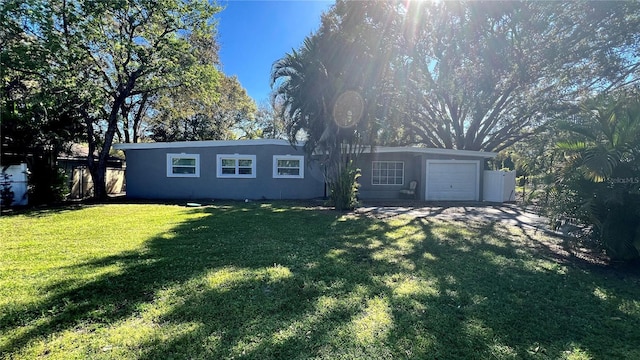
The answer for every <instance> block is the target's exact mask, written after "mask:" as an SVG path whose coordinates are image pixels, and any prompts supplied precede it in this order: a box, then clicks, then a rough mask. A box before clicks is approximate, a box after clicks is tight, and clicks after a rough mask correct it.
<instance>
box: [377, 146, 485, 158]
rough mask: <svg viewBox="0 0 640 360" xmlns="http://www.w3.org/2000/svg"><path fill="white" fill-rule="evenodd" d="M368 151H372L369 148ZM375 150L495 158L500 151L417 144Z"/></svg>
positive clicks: (381, 152)
mask: <svg viewBox="0 0 640 360" xmlns="http://www.w3.org/2000/svg"><path fill="white" fill-rule="evenodd" d="M368 152H371V150H369V151H368ZM373 152H375V153H378V154H383V153H398V152H404V153H416V154H433V155H447V156H448V155H452V156H453V155H455V156H475V157H483V158H494V157H496V155H498V153H495V152H490V151H473V150H457V149H440V148H426V147H417V146H405V147H392V146H380V147H376V148H374V150H373Z"/></svg>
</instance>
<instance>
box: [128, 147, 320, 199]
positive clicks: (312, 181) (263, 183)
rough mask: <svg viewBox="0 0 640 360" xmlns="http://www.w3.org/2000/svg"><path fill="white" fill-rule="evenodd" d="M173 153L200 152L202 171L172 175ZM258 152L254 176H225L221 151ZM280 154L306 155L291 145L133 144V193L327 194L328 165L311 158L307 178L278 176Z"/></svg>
mask: <svg viewBox="0 0 640 360" xmlns="http://www.w3.org/2000/svg"><path fill="white" fill-rule="evenodd" d="M167 154H186V155H195V154H197V155H199V176H197V177H169V176H167V167H168V164H167ZM218 154H225V155H235V154H239V155H255V159H256V160H255V177H254V178H220V177H218V174H217V169H218V168H217V166H218V164H217V159H216V157H217V155H218ZM274 155H304V152H303V151H302V149H301V148H293V147H292V146H291V145H273V144H269V145H245V146H215V147H180V148H176V147H172V148H170V149H163V148H152V149H127V150H126V157H127V174H126V178H127V196H129V197H131V198H143V199H311V198H316V197H321V196H323V194H324V181H323V177H322V171H321V170H320V168H319V166H318V165H317V164H315V165H314V164H311V163H310V162H309V161H308V159H305V161H304V162H305V164H304V178H302V179H283V178H273V156H274Z"/></svg>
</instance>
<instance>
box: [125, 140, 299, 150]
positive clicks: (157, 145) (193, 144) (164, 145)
mask: <svg viewBox="0 0 640 360" xmlns="http://www.w3.org/2000/svg"><path fill="white" fill-rule="evenodd" d="M248 145H288V146H291V143H290V142H289V141H288V140H282V139H252V140H206V141H175V142H150V143H136V144H114V145H113V148H114V149H117V150H143V149H174V148H185V147H190V148H197V147H217V146H248ZM297 145H298V146H302V145H304V143H298V144H297Z"/></svg>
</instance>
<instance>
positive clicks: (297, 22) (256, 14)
mask: <svg viewBox="0 0 640 360" xmlns="http://www.w3.org/2000/svg"><path fill="white" fill-rule="evenodd" d="M218 4H219V5H221V6H223V7H225V9H224V10H223V11H222V12H220V13H219V14H217V16H216V17H217V19H218V42H219V44H220V60H221V61H222V66H223V71H224V73H225V74H227V75H229V76H232V75H236V76H237V77H238V79H239V80H240V83H241V84H242V86H243V87H244V88H245V89H247V93H248V94H249V96H251V97H252V98H253V99H254V100H255V101H256V102H257V103H260V102H262V101H264V100H266V99H268V98H269V92H270V90H271V89H270V87H269V74H270V72H271V65H272V64H273V62H274V61H276V60H278V59H280V58H282V57H283V56H284V55H285V54H286V53H287V52H291V49H298V47H299V46H300V45H301V44H302V41H303V40H304V38H305V36H307V35H309V34H311V33H312V32H314V31H315V30H317V29H318V27H319V26H320V15H321V14H322V13H323V12H324V11H326V10H328V9H329V7H330V6H331V5H332V4H333V1H320V0H308V1H303V0H297V1H267V0H262V1H257V0H249V1H243V0H219V1H218Z"/></svg>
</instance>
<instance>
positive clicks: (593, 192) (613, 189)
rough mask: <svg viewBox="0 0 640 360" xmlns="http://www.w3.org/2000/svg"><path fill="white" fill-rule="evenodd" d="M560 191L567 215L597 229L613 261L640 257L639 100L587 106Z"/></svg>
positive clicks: (567, 150)
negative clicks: (639, 182)
mask: <svg viewBox="0 0 640 360" xmlns="http://www.w3.org/2000/svg"><path fill="white" fill-rule="evenodd" d="M564 128H565V129H566V130H568V131H569V132H570V133H571V134H572V135H573V137H574V138H573V139H572V140H571V141H565V142H561V143H559V144H558V149H559V150H560V151H562V152H563V155H564V158H565V162H564V164H563V167H562V168H561V169H560V172H559V175H558V178H557V182H556V190H558V192H559V193H560V194H561V195H562V197H561V198H560V199H561V200H562V202H563V203H562V206H563V207H564V210H565V211H564V213H565V214H567V213H568V214H570V215H571V216H572V217H574V218H577V219H581V220H583V221H584V222H585V223H586V224H589V225H592V226H593V229H594V230H595V233H596V234H597V235H598V237H599V238H600V241H601V242H602V245H603V246H604V248H605V250H606V251H607V253H608V254H609V255H610V256H611V258H613V259H622V260H629V259H632V258H638V257H640V184H638V181H639V178H640V101H639V99H637V98H632V97H630V96H621V97H620V98H611V97H598V98H595V99H593V100H589V101H587V102H585V103H584V104H583V106H582V111H581V116H580V117H578V121H577V122H573V123H565V124H564Z"/></svg>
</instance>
